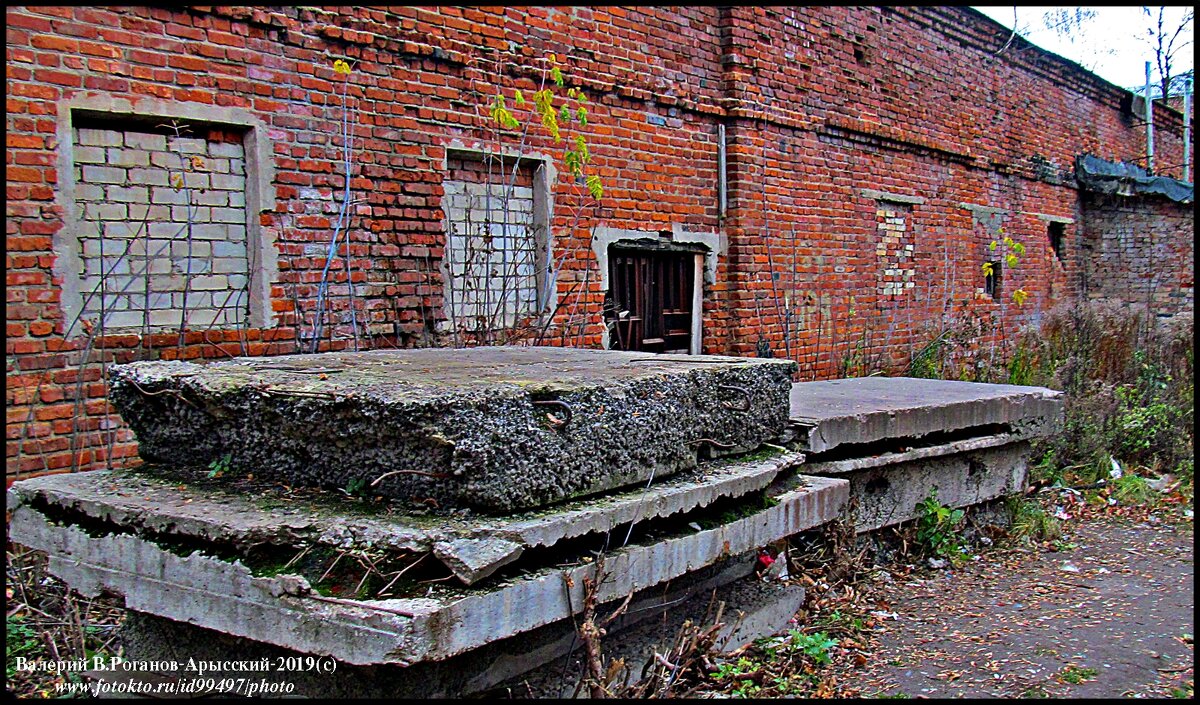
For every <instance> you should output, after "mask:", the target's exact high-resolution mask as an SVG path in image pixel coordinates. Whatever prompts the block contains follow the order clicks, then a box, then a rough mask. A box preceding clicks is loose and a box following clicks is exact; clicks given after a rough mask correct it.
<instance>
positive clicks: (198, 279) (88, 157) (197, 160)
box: [72, 124, 249, 330]
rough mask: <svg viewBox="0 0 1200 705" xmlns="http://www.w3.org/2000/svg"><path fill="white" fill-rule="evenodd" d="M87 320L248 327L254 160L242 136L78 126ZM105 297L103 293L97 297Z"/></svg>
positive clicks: (114, 324)
mask: <svg viewBox="0 0 1200 705" xmlns="http://www.w3.org/2000/svg"><path fill="white" fill-rule="evenodd" d="M73 132H74V134H73V137H74V145H73V152H72V154H73V159H74V164H73V171H74V174H73V177H74V181H75V183H74V193H75V203H76V211H75V213H76V221H77V227H76V230H75V232H76V233H77V236H78V241H79V242H78V247H79V250H78V252H79V255H80V260H79V262H80V266H81V271H80V272H79V276H80V277H81V280H80V283H81V286H80V292H81V294H82V304H83V314H82V315H83V317H84V318H87V319H97V318H98V317H99V316H100V315H101V313H102V312H103V314H104V325H105V327H106V328H135V327H136V328H142V327H146V328H148V329H151V330H167V329H175V328H178V327H179V325H180V323H181V319H182V318H183V317H184V316H186V323H185V325H186V326H187V327H189V328H192V329H204V328H208V327H232V326H236V325H239V324H242V323H244V322H245V321H246V317H247V312H248V294H247V289H248V283H249V282H248V279H249V258H248V256H247V233H246V197H245V194H246V155H245V152H244V147H243V143H242V138H241V135H240V134H238V133H236V132H224V131H221V130H208V129H197V130H196V131H195V132H196V134H185V135H175V134H172V133H171V132H169V131H167V132H166V133H164V130H163V129H161V128H154V127H150V126H145V127H142V126H136V127H130V128H128V129H120V126H117V125H113V124H102V125H96V126H92V127H85V126H77V127H75V128H74V130H73ZM92 292H95V294H92Z"/></svg>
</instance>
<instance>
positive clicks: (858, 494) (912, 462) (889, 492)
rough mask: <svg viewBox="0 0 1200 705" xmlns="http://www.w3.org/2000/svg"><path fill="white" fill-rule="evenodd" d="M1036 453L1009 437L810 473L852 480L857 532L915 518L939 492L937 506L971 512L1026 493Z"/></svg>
mask: <svg viewBox="0 0 1200 705" xmlns="http://www.w3.org/2000/svg"><path fill="white" fill-rule="evenodd" d="M1031 454H1032V449H1031V448H1030V444H1029V442H1028V441H1026V440H1024V439H1021V438H1019V437H1016V436H1014V435H1011V434H997V435H993V436H986V437H981V438H972V439H967V440H963V441H954V442H951V443H946V444H940V445H938V446H933V447H928V448H918V449H914V450H911V451H907V452H904V453H884V454H881V455H878V456H875V457H871V458H854V459H848V460H839V461H831V462H818V463H812V464H811V465H806V466H804V471H805V472H806V473H812V474H814V475H826V476H834V477H844V478H846V479H847V480H849V481H850V496H851V506H852V507H853V511H852V519H853V521H854V528H855V530H856V531H858V532H863V531H871V530H874V529H879V528H882V527H885V526H893V525H895V524H900V523H902V522H905V521H910V520H912V519H916V518H917V517H918V516H919V515H920V512H919V511H918V509H917V505H918V504H920V503H921V502H923V501H924V500H925V498H926V497H929V496H930V494H931V493H932V492H934V491H936V492H937V499H938V502H939V503H941V504H943V505H946V506H949V507H968V506H972V505H976V504H981V503H984V502H987V501H989V500H993V499H997V498H999V497H1004V496H1006V495H1010V494H1015V493H1019V492H1021V491H1023V490H1024V489H1025V478H1026V475H1027V472H1028V468H1029V457H1030V455H1031Z"/></svg>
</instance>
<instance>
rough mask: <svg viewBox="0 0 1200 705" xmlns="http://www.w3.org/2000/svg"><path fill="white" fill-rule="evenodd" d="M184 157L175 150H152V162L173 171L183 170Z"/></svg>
mask: <svg viewBox="0 0 1200 705" xmlns="http://www.w3.org/2000/svg"><path fill="white" fill-rule="evenodd" d="M184 161H185V160H184V157H183V156H181V155H179V154H176V153H174V152H151V153H150V163H151V164H153V165H154V166H157V167H162V168H164V169H167V170H169V171H171V172H172V173H174V172H177V171H182V170H183V164H184Z"/></svg>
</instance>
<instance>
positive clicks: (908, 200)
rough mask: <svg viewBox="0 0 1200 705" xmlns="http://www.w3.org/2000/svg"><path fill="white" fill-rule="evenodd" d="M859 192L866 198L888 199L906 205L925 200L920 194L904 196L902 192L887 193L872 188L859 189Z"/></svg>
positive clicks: (920, 202)
mask: <svg viewBox="0 0 1200 705" xmlns="http://www.w3.org/2000/svg"><path fill="white" fill-rule="evenodd" d="M858 191H859V193H861V194H862V195H863V196H866V197H867V198H870V199H873V200H876V201H890V202H892V203H905V204H908V205H910V206H911V205H920V204H922V203H924V202H925V199H924V198H921V197H920V196H906V195H905V194H902V193H889V192H887V191H876V190H875V189H872V188H864V189H859V190H858Z"/></svg>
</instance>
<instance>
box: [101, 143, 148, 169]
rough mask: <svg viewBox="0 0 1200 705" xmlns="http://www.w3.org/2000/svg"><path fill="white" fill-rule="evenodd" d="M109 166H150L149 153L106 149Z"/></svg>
mask: <svg viewBox="0 0 1200 705" xmlns="http://www.w3.org/2000/svg"><path fill="white" fill-rule="evenodd" d="M108 163H109V165H110V166H150V153H149V152H147V151H145V150H142V149H120V148H118V147H109V148H108Z"/></svg>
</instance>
